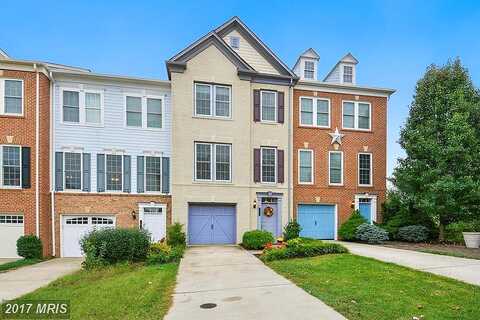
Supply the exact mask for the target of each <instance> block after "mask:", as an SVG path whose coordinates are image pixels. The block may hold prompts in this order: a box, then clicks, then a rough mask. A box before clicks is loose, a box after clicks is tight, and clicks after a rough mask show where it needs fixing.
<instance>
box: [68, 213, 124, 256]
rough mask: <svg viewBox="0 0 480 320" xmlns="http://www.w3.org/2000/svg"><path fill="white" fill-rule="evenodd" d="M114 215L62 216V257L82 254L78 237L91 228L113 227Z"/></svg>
mask: <svg viewBox="0 0 480 320" xmlns="http://www.w3.org/2000/svg"><path fill="white" fill-rule="evenodd" d="M114 227H115V217H114V216H64V217H62V244H61V246H62V253H61V254H62V257H81V256H83V253H82V249H81V248H80V239H81V238H82V237H83V236H84V235H85V234H87V233H89V232H90V231H92V230H93V229H101V228H114Z"/></svg>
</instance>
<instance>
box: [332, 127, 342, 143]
mask: <svg viewBox="0 0 480 320" xmlns="http://www.w3.org/2000/svg"><path fill="white" fill-rule="evenodd" d="M329 135H330V137H332V144H334V143H338V144H342V138H343V136H345V135H344V134H343V133H340V132H338V128H335V132H334V133H329Z"/></svg>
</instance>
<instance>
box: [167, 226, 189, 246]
mask: <svg viewBox="0 0 480 320" xmlns="http://www.w3.org/2000/svg"><path fill="white" fill-rule="evenodd" d="M182 229H183V225H182V224H180V223H178V222H175V223H174V224H172V225H170V226H168V227H167V244H168V245H169V246H172V247H174V246H185V245H186V241H185V239H186V237H185V232H183V231H182Z"/></svg>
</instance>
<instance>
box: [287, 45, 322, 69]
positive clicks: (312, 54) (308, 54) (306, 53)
mask: <svg viewBox="0 0 480 320" xmlns="http://www.w3.org/2000/svg"><path fill="white" fill-rule="evenodd" d="M301 58H309V59H315V60H319V59H320V55H319V54H318V53H317V52H316V51H315V50H314V49H313V48H309V49H307V50H305V51H304V52H303V53H302V54H301V55H300V56H299V57H298V59H297V62H295V65H294V66H293V69H294V70H295V68H296V67H297V65H298V63H299V62H300V59H301Z"/></svg>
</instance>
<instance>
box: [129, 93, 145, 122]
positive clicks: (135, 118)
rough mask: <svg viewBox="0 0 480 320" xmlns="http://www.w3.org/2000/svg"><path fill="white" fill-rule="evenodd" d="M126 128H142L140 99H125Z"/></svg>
mask: <svg viewBox="0 0 480 320" xmlns="http://www.w3.org/2000/svg"><path fill="white" fill-rule="evenodd" d="M126 104H127V106H126V109H127V127H141V126H142V98H141V97H131V96H127V97H126Z"/></svg>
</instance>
